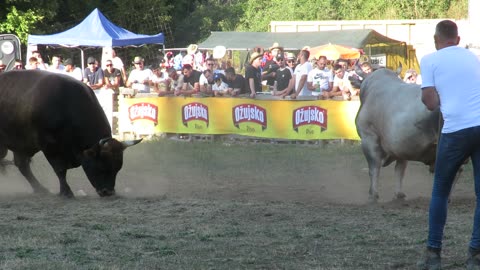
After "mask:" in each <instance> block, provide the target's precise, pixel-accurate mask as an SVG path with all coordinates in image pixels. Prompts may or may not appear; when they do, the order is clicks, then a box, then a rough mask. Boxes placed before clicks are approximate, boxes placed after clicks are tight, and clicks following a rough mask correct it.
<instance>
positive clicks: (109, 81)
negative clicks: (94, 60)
mask: <svg viewBox="0 0 480 270" xmlns="http://www.w3.org/2000/svg"><path fill="white" fill-rule="evenodd" d="M121 78H122V72H121V71H120V69H118V68H114V67H113V62H112V60H107V61H105V70H103V79H104V88H106V89H112V90H113V92H115V94H116V95H118V92H119V87H120V82H121Z"/></svg>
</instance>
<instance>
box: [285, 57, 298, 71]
mask: <svg viewBox="0 0 480 270" xmlns="http://www.w3.org/2000/svg"><path fill="white" fill-rule="evenodd" d="M286 64H287V66H288V67H289V68H290V69H291V70H292V76H293V71H294V70H295V67H296V66H297V58H296V57H295V54H293V53H291V52H289V53H287V57H286Z"/></svg>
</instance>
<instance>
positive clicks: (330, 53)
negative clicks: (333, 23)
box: [310, 43, 360, 60]
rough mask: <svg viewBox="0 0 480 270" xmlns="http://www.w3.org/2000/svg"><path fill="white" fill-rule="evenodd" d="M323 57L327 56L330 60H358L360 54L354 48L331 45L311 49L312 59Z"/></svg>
mask: <svg viewBox="0 0 480 270" xmlns="http://www.w3.org/2000/svg"><path fill="white" fill-rule="evenodd" d="M322 55H324V56H326V57H327V59H328V60H337V59H340V58H342V59H357V58H359V57H360V52H359V51H358V50H356V49H353V48H349V47H345V46H342V45H335V44H331V43H328V44H325V45H321V46H317V47H312V48H310V59H313V58H317V59H318V57H320V56H322Z"/></svg>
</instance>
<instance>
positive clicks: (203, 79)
mask: <svg viewBox="0 0 480 270" xmlns="http://www.w3.org/2000/svg"><path fill="white" fill-rule="evenodd" d="M198 84H199V85H207V84H208V79H207V77H205V74H203V73H202V75H200V79H198Z"/></svg>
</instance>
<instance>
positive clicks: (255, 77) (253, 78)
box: [245, 52, 262, 98]
mask: <svg viewBox="0 0 480 270" xmlns="http://www.w3.org/2000/svg"><path fill="white" fill-rule="evenodd" d="M249 63H250V65H247V66H246V68H245V80H246V82H245V85H246V87H247V93H250V97H251V98H255V96H256V95H257V92H262V81H261V79H262V72H261V71H260V65H261V64H262V55H261V54H260V53H258V52H254V53H252V55H251V56H250V62H249Z"/></svg>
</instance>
